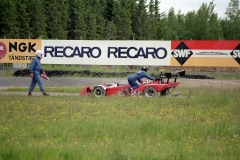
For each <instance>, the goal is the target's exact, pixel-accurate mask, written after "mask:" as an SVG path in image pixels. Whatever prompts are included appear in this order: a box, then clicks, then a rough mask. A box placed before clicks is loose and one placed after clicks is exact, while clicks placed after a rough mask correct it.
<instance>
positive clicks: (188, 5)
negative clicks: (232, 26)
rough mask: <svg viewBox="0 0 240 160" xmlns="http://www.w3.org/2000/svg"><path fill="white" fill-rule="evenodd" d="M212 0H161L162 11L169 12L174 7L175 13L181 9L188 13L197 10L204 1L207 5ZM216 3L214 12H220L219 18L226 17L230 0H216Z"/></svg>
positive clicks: (182, 11)
mask: <svg viewBox="0 0 240 160" xmlns="http://www.w3.org/2000/svg"><path fill="white" fill-rule="evenodd" d="M210 2H212V0H160V12H166V13H168V11H169V9H170V8H171V7H173V8H174V10H175V13H176V14H177V13H178V10H179V9H180V10H181V13H183V14H186V13H187V12H190V11H195V12H197V10H198V9H199V8H200V7H201V6H202V4H203V3H206V4H207V6H208V5H209V4H210ZM213 3H214V4H215V8H214V12H215V13H217V14H218V18H225V17H226V15H225V14H224V13H225V12H226V9H227V7H228V4H229V3H230V0H214V2H213Z"/></svg>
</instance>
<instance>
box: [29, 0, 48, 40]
mask: <svg viewBox="0 0 240 160" xmlns="http://www.w3.org/2000/svg"><path fill="white" fill-rule="evenodd" d="M44 6H45V1H42V0H40V1H39V0H31V1H29V5H28V8H29V17H30V22H29V26H30V28H31V37H32V38H44V39H46V38H48V37H47V31H46V28H47V23H46V19H47V18H46V10H45V8H44Z"/></svg>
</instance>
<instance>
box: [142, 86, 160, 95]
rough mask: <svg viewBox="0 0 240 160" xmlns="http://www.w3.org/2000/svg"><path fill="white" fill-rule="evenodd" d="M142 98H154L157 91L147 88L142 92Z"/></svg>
mask: <svg viewBox="0 0 240 160" xmlns="http://www.w3.org/2000/svg"><path fill="white" fill-rule="evenodd" d="M143 94H144V96H146V97H154V96H156V94H157V91H156V90H155V89H154V88H153V87H147V88H145V89H144V91H143Z"/></svg>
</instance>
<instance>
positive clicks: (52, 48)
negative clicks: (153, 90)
mask: <svg viewBox="0 0 240 160" xmlns="http://www.w3.org/2000/svg"><path fill="white" fill-rule="evenodd" d="M170 45H171V41H114V40H111V41H110V40H109V41H108V40H102V41H100V40H98V41H95V40H43V41H42V50H43V52H44V58H43V59H42V63H43V64H95V65H158V66H160V65H164V66H169V65H170V55H171V52H170V51H171V50H170Z"/></svg>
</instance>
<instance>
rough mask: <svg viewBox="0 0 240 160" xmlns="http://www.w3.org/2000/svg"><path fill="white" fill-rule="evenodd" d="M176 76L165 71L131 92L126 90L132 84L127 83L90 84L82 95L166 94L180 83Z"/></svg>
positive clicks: (83, 90) (151, 95)
mask: <svg viewBox="0 0 240 160" xmlns="http://www.w3.org/2000/svg"><path fill="white" fill-rule="evenodd" d="M174 76H175V79H174V81H172V82H170V79H171V78H173V77H174ZM174 76H173V75H172V74H171V73H164V74H163V75H162V74H160V78H157V79H155V80H154V81H145V82H143V83H141V84H140V87H139V88H137V89H135V90H134V91H132V92H130V93H128V92H127V91H126V90H127V89H128V88H130V85H129V84H127V83H126V84H120V83H107V84H101V85H95V86H93V87H92V88H91V87H90V86H86V87H84V88H83V89H82V91H81V92H80V96H87V95H94V96H95V97H102V96H145V97H155V96H165V95H167V94H168V93H170V89H173V90H174V89H175V88H176V87H177V86H179V85H180V82H177V75H174ZM165 80H166V81H165Z"/></svg>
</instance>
